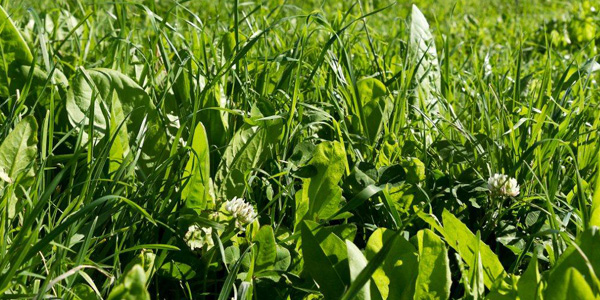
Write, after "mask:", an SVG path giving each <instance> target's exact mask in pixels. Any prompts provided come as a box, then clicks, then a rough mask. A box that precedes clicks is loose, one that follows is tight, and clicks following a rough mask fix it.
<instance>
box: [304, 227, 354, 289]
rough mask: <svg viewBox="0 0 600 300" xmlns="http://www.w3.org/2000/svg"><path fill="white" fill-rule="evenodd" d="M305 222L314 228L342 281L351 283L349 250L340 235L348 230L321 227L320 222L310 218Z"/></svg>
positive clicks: (322, 247)
mask: <svg viewBox="0 0 600 300" xmlns="http://www.w3.org/2000/svg"><path fill="white" fill-rule="evenodd" d="M304 223H305V224H306V226H307V227H308V228H310V229H311V230H312V232H313V234H314V236H315V238H316V239H317V241H318V242H319V246H320V247H321V249H323V252H324V253H325V255H326V256H327V258H328V259H329V261H330V262H331V263H332V264H333V267H334V269H335V271H336V272H337V273H338V274H339V275H340V278H341V279H342V281H343V282H344V283H345V284H349V283H350V270H349V269H348V251H347V250H346V243H344V241H343V240H342V237H341V236H340V234H346V232H344V231H340V229H341V228H340V227H339V226H329V227H319V224H318V223H316V222H313V221H308V220H306V221H305V222H304ZM346 236H347V235H346ZM348 237H349V236H348ZM352 237H353V235H352Z"/></svg>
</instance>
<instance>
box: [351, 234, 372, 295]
mask: <svg viewBox="0 0 600 300" xmlns="http://www.w3.org/2000/svg"><path fill="white" fill-rule="evenodd" d="M346 249H348V265H349V266H350V282H351V283H353V282H355V280H356V279H357V277H358V275H359V274H360V272H361V271H362V270H364V269H365V267H366V266H367V259H366V258H365V256H364V255H363V254H362V252H360V249H358V247H356V245H354V244H353V243H352V242H350V241H348V240H346ZM355 299H359V300H369V299H371V289H370V282H369V281H368V280H367V282H366V283H365V284H364V285H363V286H362V288H361V289H360V290H359V291H358V293H356V296H355Z"/></svg>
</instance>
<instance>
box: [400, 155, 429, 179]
mask: <svg viewBox="0 0 600 300" xmlns="http://www.w3.org/2000/svg"><path fill="white" fill-rule="evenodd" d="M400 165H401V166H402V168H404V171H405V172H406V181H407V182H409V183H412V184H417V183H419V182H421V181H423V180H425V165H424V164H423V162H421V161H420V160H419V159H418V158H416V157H409V158H405V159H402V161H401V162H400Z"/></svg>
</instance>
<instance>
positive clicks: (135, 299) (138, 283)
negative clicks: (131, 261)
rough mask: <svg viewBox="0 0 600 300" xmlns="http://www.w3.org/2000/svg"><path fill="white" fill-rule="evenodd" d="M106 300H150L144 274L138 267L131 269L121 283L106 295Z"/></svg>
mask: <svg viewBox="0 0 600 300" xmlns="http://www.w3.org/2000/svg"><path fill="white" fill-rule="evenodd" d="M107 299H108V300H145V299H148V300H150V294H149V293H148V291H147V290H146V273H145V272H144V269H143V268H142V266H140V265H135V266H134V267H133V268H131V271H129V272H128V273H127V274H126V275H125V278H124V279H123V282H122V283H121V284H118V285H116V286H115V287H114V288H113V290H112V291H111V292H110V294H109V295H108V298H107Z"/></svg>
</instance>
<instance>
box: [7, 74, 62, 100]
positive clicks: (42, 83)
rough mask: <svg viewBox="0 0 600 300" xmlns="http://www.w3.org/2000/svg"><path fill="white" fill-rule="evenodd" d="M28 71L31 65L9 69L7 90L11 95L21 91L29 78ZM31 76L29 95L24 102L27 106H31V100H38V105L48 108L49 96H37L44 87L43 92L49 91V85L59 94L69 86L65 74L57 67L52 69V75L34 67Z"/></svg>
mask: <svg viewBox="0 0 600 300" xmlns="http://www.w3.org/2000/svg"><path fill="white" fill-rule="evenodd" d="M30 71H31V66H27V65H20V66H17V67H15V68H13V69H12V70H11V73H10V74H9V75H10V78H11V80H10V87H9V92H10V94H11V95H14V94H16V93H17V90H20V91H23V89H24V87H25V83H27V81H28V79H29V73H30ZM32 76H33V77H32V79H31V87H30V89H31V90H30V91H29V95H30V96H29V97H27V100H28V101H27V102H26V104H27V105H28V106H29V105H31V106H33V104H34V101H33V100H39V101H40V102H39V104H40V105H42V106H44V107H45V108H47V109H50V97H39V96H40V95H41V92H42V90H44V88H46V91H45V92H46V93H49V91H48V89H50V88H51V87H56V88H57V91H58V92H60V95H61V96H64V95H66V93H67V89H68V87H69V81H68V80H67V77H66V76H65V74H63V72H61V71H60V70H59V69H54V71H53V72H52V76H50V75H49V74H48V73H46V72H45V71H43V70H42V69H40V68H39V67H35V68H34V69H33V74H32ZM32 91H33V93H32Z"/></svg>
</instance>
